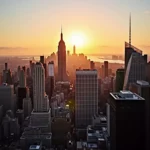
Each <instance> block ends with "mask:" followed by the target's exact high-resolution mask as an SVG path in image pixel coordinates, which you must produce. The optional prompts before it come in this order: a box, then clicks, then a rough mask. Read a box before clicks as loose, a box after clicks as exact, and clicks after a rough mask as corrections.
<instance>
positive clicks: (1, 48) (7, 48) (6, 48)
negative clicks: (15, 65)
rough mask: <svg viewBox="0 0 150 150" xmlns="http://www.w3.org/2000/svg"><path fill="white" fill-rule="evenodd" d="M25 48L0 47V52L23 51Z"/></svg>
mask: <svg viewBox="0 0 150 150" xmlns="http://www.w3.org/2000/svg"><path fill="white" fill-rule="evenodd" d="M25 49H27V48H25V47H5V46H4V47H0V50H25Z"/></svg>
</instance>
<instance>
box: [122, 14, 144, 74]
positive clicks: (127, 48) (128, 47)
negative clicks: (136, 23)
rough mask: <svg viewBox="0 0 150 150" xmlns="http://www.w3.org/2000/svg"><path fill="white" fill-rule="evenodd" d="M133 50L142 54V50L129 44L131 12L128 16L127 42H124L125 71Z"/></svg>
mask: <svg viewBox="0 0 150 150" xmlns="http://www.w3.org/2000/svg"><path fill="white" fill-rule="evenodd" d="M133 52H136V53H139V54H141V55H142V51H141V50H139V49H138V48H136V47H135V46H133V45H132V44H131V14H130V17H129V43H128V42H125V72H126V69H127V66H128V62H129V59H130V57H131V55H132V53H133Z"/></svg>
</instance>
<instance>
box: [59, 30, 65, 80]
mask: <svg viewBox="0 0 150 150" xmlns="http://www.w3.org/2000/svg"><path fill="white" fill-rule="evenodd" d="M66 79H67V75H66V45H65V42H64V40H63V33H62V30H61V37H60V41H59V44H58V80H59V81H66Z"/></svg>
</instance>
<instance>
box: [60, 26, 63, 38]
mask: <svg viewBox="0 0 150 150" xmlns="http://www.w3.org/2000/svg"><path fill="white" fill-rule="evenodd" d="M60 39H61V40H63V33H62V26H61V38H60Z"/></svg>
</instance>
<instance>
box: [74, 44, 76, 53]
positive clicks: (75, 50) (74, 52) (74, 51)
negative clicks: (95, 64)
mask: <svg viewBox="0 0 150 150" xmlns="http://www.w3.org/2000/svg"><path fill="white" fill-rule="evenodd" d="M73 55H76V46H75V45H74V46H73Z"/></svg>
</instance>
